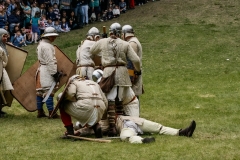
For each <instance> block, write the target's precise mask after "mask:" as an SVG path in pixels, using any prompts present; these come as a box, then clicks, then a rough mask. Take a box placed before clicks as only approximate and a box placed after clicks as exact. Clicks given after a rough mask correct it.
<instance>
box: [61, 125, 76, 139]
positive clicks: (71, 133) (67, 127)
mask: <svg viewBox="0 0 240 160" xmlns="http://www.w3.org/2000/svg"><path fill="white" fill-rule="evenodd" d="M65 128H66V129H67V131H66V132H65V134H64V135H63V137H62V139H71V137H68V135H74V130H73V125H69V126H65Z"/></svg>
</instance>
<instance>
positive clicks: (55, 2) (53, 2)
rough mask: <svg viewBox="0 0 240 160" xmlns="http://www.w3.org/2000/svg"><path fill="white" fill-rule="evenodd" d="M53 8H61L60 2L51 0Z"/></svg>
mask: <svg viewBox="0 0 240 160" xmlns="http://www.w3.org/2000/svg"><path fill="white" fill-rule="evenodd" d="M50 3H51V6H54V5H55V4H56V5H57V8H58V7H59V0H50Z"/></svg>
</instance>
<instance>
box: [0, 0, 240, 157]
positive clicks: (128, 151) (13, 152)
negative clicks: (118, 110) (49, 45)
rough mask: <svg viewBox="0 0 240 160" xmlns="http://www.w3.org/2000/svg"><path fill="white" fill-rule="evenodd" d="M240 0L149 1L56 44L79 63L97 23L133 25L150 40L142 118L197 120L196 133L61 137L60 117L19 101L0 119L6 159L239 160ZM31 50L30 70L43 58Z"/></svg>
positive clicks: (181, 123)
mask: <svg viewBox="0 0 240 160" xmlns="http://www.w3.org/2000/svg"><path fill="white" fill-rule="evenodd" d="M239 4H240V2H238V1H226V0H201V1H197V0H181V1H180V0H178V1H173V0H161V1H156V2H149V3H147V4H146V5H143V6H138V7H136V9H135V10H130V11H128V12H127V13H126V14H123V15H121V16H120V17H119V18H118V19H114V20H113V21H109V22H104V23H103V22H101V23H95V24H91V25H89V26H88V27H85V28H84V29H81V30H75V31H71V32H69V33H67V34H61V36H60V37H59V38H58V39H57V40H56V41H55V43H54V44H56V45H57V46H58V47H59V48H60V49H61V50H62V51H63V52H64V53H66V54H67V55H68V56H69V57H70V58H71V59H72V60H73V61H74V60H75V52H76V49H77V46H78V44H80V42H81V41H82V40H83V39H84V38H85V35H86V33H87V31H88V30H89V29H90V28H91V27H93V26H95V27H97V28H99V29H101V27H102V26H103V25H105V26H107V27H109V26H110V25H111V24H112V23H113V22H115V21H117V22H119V23H120V24H121V25H125V24H130V25H132V26H133V27H134V29H135V32H136V35H137V37H138V38H139V40H140V42H141V43H142V46H143V79H144V89H145V94H144V95H142V96H141V97H140V99H141V117H144V118H147V119H150V120H153V121H156V122H160V123H161V124H163V125H166V126H171V127H175V128H183V127H186V126H187V125H189V123H190V121H191V120H192V119H195V120H196V122H197V128H196V131H195V133H194V135H193V137H192V138H185V137H177V136H176V137H175V136H164V135H161V136H159V135H153V136H154V137H155V138H156V142H155V143H152V144H148V145H138V144H137V145H133V144H129V143H127V142H120V141H119V140H114V141H113V142H112V143H108V144H105V143H96V142H87V141H76V142H71V141H68V140H62V139H60V138H59V137H60V136H61V135H62V134H63V132H64V131H65V129H64V127H63V124H62V122H61V120H49V119H37V118H36V114H37V113H36V112H27V111H26V110H25V109H23V107H22V106H21V105H20V104H19V103H18V102H16V101H14V103H13V105H12V107H11V108H4V109H3V110H4V111H6V112H7V113H8V115H7V116H6V117H4V118H1V119H0V123H1V126H0V130H1V134H0V139H1V142H0V146H1V150H0V154H1V156H0V159H24V160H25V159H46V160H47V159H49V160H50V159H81V160H89V159H101V160H105V159H111V160H112V159H116V160H118V159H141V160H146V159H147V160H158V159H180V160H181V159H188V160H193V159H194V160H195V159H197V160H198V159H199V160H202V159H206V160H209V159H213V160H216V159H224V160H225V159H229V160H230V159H231V160H232V159H240V152H239V149H240V144H239V142H240V134H239V133H240V128H239V124H240V118H239V115H240V107H239V104H240V100H239V97H240V90H239V88H240V78H239V77H240V72H239V71H240V65H239V64H240V58H239V50H240V48H239V47H240V39H239V37H240V32H239V25H240V5H239ZM25 49H26V50H27V51H28V52H29V55H28V59H27V61H26V64H25V67H24V71H25V70H26V69H27V68H29V67H30V66H31V65H32V64H33V63H34V62H35V61H36V60H37V57H36V52H35V50H36V45H32V46H28V47H26V48H25Z"/></svg>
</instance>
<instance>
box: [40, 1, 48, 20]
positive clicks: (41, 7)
mask: <svg viewBox="0 0 240 160" xmlns="http://www.w3.org/2000/svg"><path fill="white" fill-rule="evenodd" d="M42 15H47V11H46V7H45V4H44V3H42V4H41V5H40V17H42Z"/></svg>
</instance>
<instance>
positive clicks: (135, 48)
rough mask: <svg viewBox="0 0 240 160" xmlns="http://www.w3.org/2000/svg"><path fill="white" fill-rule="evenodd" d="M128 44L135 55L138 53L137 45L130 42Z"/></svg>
mask: <svg viewBox="0 0 240 160" xmlns="http://www.w3.org/2000/svg"><path fill="white" fill-rule="evenodd" d="M129 44H130V46H131V47H132V49H133V50H134V51H135V53H138V45H137V43H135V42H130V43H129ZM138 57H139V55H138Z"/></svg>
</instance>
